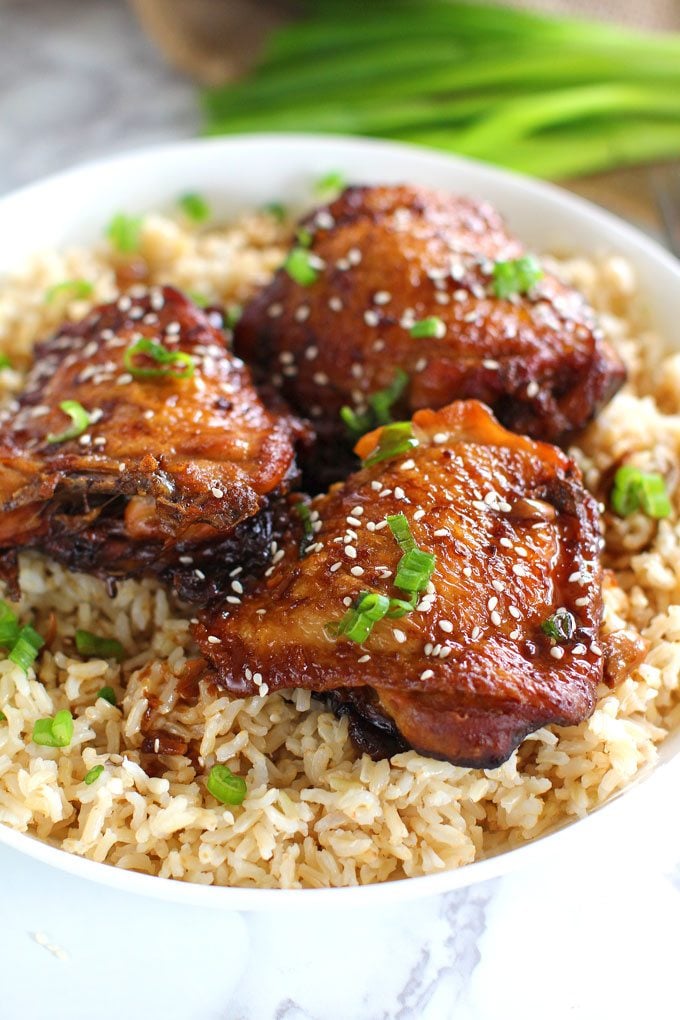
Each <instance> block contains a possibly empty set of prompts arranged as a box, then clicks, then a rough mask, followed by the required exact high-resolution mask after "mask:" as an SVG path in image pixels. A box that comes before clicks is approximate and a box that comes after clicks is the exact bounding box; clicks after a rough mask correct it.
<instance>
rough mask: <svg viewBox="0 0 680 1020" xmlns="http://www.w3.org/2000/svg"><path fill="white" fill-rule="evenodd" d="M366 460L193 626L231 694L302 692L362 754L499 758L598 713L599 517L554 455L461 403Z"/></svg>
mask: <svg viewBox="0 0 680 1020" xmlns="http://www.w3.org/2000/svg"><path fill="white" fill-rule="evenodd" d="M357 453H358V455H359V456H360V457H361V459H362V461H363V467H362V468H361V469H360V470H359V471H357V472H356V473H355V474H353V475H352V476H350V477H349V478H348V479H347V480H346V481H345V482H344V483H342V484H340V483H339V484H337V485H336V486H334V487H333V488H332V489H331V490H330V492H329V493H328V494H327V495H323V496H320V497H317V499H316V500H315V501H313V502H312V503H311V504H310V505H309V506H308V507H307V506H306V505H303V506H302V507H301V508H300V509H299V511H298V515H297V518H298V520H297V523H296V524H295V525H294V526H293V527H292V528H291V530H290V531H289V533H288V534H287V536H286V538H285V541H284V542H283V543H282V548H281V549H280V550H279V552H278V553H277V555H276V556H275V561H274V563H273V564H272V566H270V567H269V568H268V569H267V571H266V573H265V576H264V577H263V578H262V579H261V581H259V582H258V583H257V585H256V586H255V588H254V590H252V591H251V592H250V593H249V594H246V595H244V596H243V597H242V599H241V600H240V601H239V598H238V597H236V598H232V599H231V600H230V602H229V603H228V604H223V606H222V607H221V608H215V609H213V610H210V611H208V612H206V613H205V614H204V615H203V617H202V618H201V621H200V623H199V624H198V625H197V626H196V627H195V635H196V637H197V639H198V641H199V644H200V646H201V649H202V651H203V653H204V654H205V655H206V656H207V657H208V659H209V660H210V661H211V663H212V665H213V667H214V669H215V671H216V678H217V681H216V682H217V683H218V684H219V685H221V686H222V687H224V688H226V689H227V690H228V691H229V692H230V693H232V694H234V695H239V696H243V695H251V694H257V693H260V694H265V693H267V692H268V691H273V690H278V689H280V688H294V687H303V688H308V689H311V690H312V691H315V692H323V693H325V694H326V695H327V696H329V697H330V701H331V704H332V705H333V707H334V708H335V709H336V710H337V711H341V712H343V713H349V714H350V716H351V720H352V726H353V732H354V735H355V737H358V738H359V743H360V746H363V747H364V748H366V749H368V750H369V751H371V753H374V754H378V755H380V754H389V753H391V752H392V751H393V750H396V749H399V748H403V747H406V746H411V747H414V748H416V749H417V750H418V751H420V752H422V753H424V754H427V755H430V756H433V757H439V758H444V759H448V760H449V761H452V762H454V763H456V764H459V765H468V766H478V767H484V768H490V767H493V766H496V765H498V764H499V763H501V762H503V761H504V760H505V759H507V757H508V756H509V755H510V754H511V752H512V751H513V749H514V748H515V747H517V745H518V744H519V743H520V742H521V740H522V739H523V738H524V736H526V734H528V733H530V732H531V731H533V730H535V729H538V728H539V727H541V726H543V725H545V724H548V723H558V724H573V723H577V722H579V721H581V720H582V719H584V718H586V717H587V716H588V715H589V714H590V713H591V712H592V710H593V707H594V704H595V693H596V688H597V685H598V683H599V681H600V680H601V679H602V672H603V671H602V651H601V648H600V646H599V645H598V633H599V628H600V622H601V614H602V601H601V569H600V565H599V543H600V535H599V524H598V521H599V517H598V510H597V506H596V504H595V501H594V500H593V498H592V497H591V496H590V495H589V494H588V493H587V492H586V491H585V489H584V488H583V485H582V482H581V478H580V474H579V471H578V469H577V467H576V466H575V464H574V463H573V461H571V460H570V459H569V458H568V457H567V456H566V455H565V454H563V453H562V452H561V451H560V450H559V449H557V448H555V447H553V446H550V445H547V444H544V443H538V442H534V441H532V440H530V439H528V438H525V437H521V436H517V435H514V434H513V433H511V432H508V431H506V430H505V429H504V428H503V427H502V426H501V425H500V424H499V423H498V422H497V421H496V420H495V419H494V417H493V416H492V415H491V413H490V412H489V411H488V409H487V408H485V407H484V406H483V405H482V404H480V403H478V402H476V401H460V402H456V403H454V404H451V405H450V406H448V407H445V408H443V409H441V410H440V411H438V412H433V411H429V410H427V411H419V412H417V413H416V414H415V416H414V418H413V421H412V423H408V422H404V423H398V424H396V425H391V426H387V427H385V428H383V429H379V430H376V431H374V432H372V433H370V434H368V435H366V436H364V437H363V439H362V440H361V441H360V443H359V444H358V447H357Z"/></svg>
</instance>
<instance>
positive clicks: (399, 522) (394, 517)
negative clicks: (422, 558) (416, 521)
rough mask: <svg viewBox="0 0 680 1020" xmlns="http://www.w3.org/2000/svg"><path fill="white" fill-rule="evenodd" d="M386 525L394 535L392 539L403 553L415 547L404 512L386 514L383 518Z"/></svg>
mask: <svg viewBox="0 0 680 1020" xmlns="http://www.w3.org/2000/svg"><path fill="white" fill-rule="evenodd" d="M385 519H386V521H387V526H388V528H389V529H390V531H391V532H392V535H393V536H394V540H395V541H396V543H397V545H398V546H399V548H400V549H401V551H402V552H403V553H406V552H409V551H410V550H411V549H415V548H416V543H415V539H414V537H413V535H412V534H411V527H410V525H409V523H408V520H407V519H406V514H388V515H387V517H386V518H385Z"/></svg>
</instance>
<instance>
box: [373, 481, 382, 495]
mask: <svg viewBox="0 0 680 1020" xmlns="http://www.w3.org/2000/svg"><path fill="white" fill-rule="evenodd" d="M371 488H372V489H373V491H374V492H380V490H381V489H382V482H379V481H378V480H377V478H375V479H374V480H373V481H372V482H371Z"/></svg>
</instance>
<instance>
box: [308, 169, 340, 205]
mask: <svg viewBox="0 0 680 1020" xmlns="http://www.w3.org/2000/svg"><path fill="white" fill-rule="evenodd" d="M346 187H347V181H346V180H345V176H344V174H342V173H340V171H339V170H331V171H330V173H327V174H324V176H323V177H321V178H319V180H318V181H317V182H316V184H315V185H314V191H315V192H316V194H317V195H318V196H319V197H320V198H330V197H331V196H333V195H336V194H338V193H339V192H340V191H342V190H343V189H344V188H346Z"/></svg>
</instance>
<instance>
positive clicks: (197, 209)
mask: <svg viewBox="0 0 680 1020" xmlns="http://www.w3.org/2000/svg"><path fill="white" fill-rule="evenodd" d="M177 205H178V206H179V207H180V209H181V210H182V212H183V213H184V215H185V216H186V217H187V219H190V220H193V222H194V223H205V221H206V220H207V219H210V206H209V205H208V203H207V202H206V200H205V199H204V198H203V196H202V195H197V194H196V192H193V191H190V192H187V194H186V195H181V196H180V197H179V198H178V199H177Z"/></svg>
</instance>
